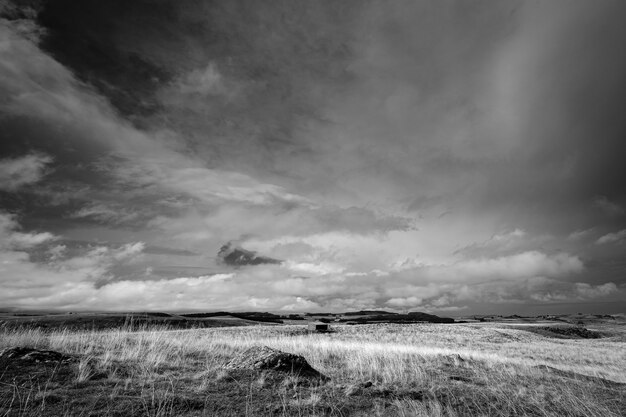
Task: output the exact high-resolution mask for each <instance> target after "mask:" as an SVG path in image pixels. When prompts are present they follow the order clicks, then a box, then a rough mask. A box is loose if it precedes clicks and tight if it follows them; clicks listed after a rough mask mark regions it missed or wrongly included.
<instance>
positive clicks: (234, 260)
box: [217, 242, 282, 266]
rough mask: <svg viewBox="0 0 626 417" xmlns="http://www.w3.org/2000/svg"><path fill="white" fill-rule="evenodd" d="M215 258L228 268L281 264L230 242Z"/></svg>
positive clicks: (276, 260)
mask: <svg viewBox="0 0 626 417" xmlns="http://www.w3.org/2000/svg"><path fill="white" fill-rule="evenodd" d="M217 256H218V258H219V259H220V261H221V262H223V263H225V264H226V265H230V266H245V265H264V264H280V263H281V262H282V261H279V260H278V259H272V258H268V257H266V256H260V255H257V254H256V252H252V251H249V250H245V249H243V248H241V247H237V246H234V245H233V244H232V243H231V242H228V243H227V244H225V245H224V246H222V247H221V248H220V251H219V252H218V253H217Z"/></svg>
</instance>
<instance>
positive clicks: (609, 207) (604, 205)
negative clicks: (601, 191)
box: [593, 195, 626, 216]
mask: <svg viewBox="0 0 626 417" xmlns="http://www.w3.org/2000/svg"><path fill="white" fill-rule="evenodd" d="M593 205H594V207H596V208H599V209H600V210H602V211H603V212H604V213H606V214H608V215H611V216H620V215H622V214H624V213H626V210H624V208H623V207H622V206H620V205H619V204H617V203H615V202H613V201H611V200H609V199H608V198H606V197H605V196H603V195H601V196H597V197H595V198H594V199H593Z"/></svg>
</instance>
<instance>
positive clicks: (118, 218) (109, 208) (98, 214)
mask: <svg viewBox="0 0 626 417" xmlns="http://www.w3.org/2000/svg"><path fill="white" fill-rule="evenodd" d="M70 217H71V218H75V219H83V218H88V219H93V220H96V221H98V222H102V223H107V224H126V223H131V222H133V221H134V220H137V219H138V218H139V213H138V212H133V211H131V210H130V209H127V208H125V207H124V206H119V205H117V206H115V205H109V204H103V203H90V204H87V205H85V206H83V207H81V208H80V209H79V210H77V211H76V212H74V213H72V214H70Z"/></svg>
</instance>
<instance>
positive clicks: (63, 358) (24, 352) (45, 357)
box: [0, 347, 73, 363]
mask: <svg viewBox="0 0 626 417" xmlns="http://www.w3.org/2000/svg"><path fill="white" fill-rule="evenodd" d="M0 359H3V360H7V359H8V360H19V361H27V362H34V363H42V362H43V363H52V362H56V363H67V362H70V361H72V360H73V358H72V357H71V356H69V355H66V354H63V353H60V352H55V351H53V350H39V349H32V348H27V347H14V348H8V349H4V350H3V351H1V352H0Z"/></svg>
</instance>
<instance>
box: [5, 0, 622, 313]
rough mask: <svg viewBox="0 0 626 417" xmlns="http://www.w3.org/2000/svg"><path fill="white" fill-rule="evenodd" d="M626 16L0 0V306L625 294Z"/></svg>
mask: <svg viewBox="0 0 626 417" xmlns="http://www.w3.org/2000/svg"><path fill="white" fill-rule="evenodd" d="M625 17H626V7H625V6H624V5H623V4H622V2H619V1H617V0H615V1H610V0H600V1H595V2H586V1H552V2H549V3H540V2H529V1H477V2H461V1H436V2H435V1H421V2H414V1H397V2H383V1H342V2H333V1H322V0H320V1H315V2H311V1H289V2H273V1H255V2H249V1H229V2H219V1H200V0H193V1H187V2H175V1H166V0H137V1H133V2H127V1H122V0H111V1H107V2H101V1H97V0H56V1H45V0H2V1H0V242H1V243H0V289H1V290H2V291H0V308H3V309H25V310H28V309H58V310H93V309H96V310H129V309H132V310H160V311H164V310H165V311H166V310H176V311H183V310H263V311H329V310H330V311H346V310H353V309H375V308H381V309H386V310H396V311H406V310H421V311H429V312H440V313H445V314H448V315H456V314H473V313H497V314H513V313H525V314H544V313H559V312H579V311H586V312H596V313H616V312H623V311H624V307H625V304H626V302H625V301H624V300H626V297H625V296H626V261H625V259H626V258H625V255H626V254H625V252H624V250H625V249H624V248H625V247H626V246H625V245H624V242H625V241H626V234H625V232H624V231H625V230H626V188H625V186H624V178H626V165H625V164H624V163H623V161H624V159H625V158H626V145H625V144H624V141H623V138H624V136H625V135H626V119H625V118H624V117H623V114H624V112H623V110H624V106H625V105H626V102H625V100H626V75H625V74H626V56H625V52H624V48H623V39H625V38H626V33H625V32H626V27H624V25H623V24H622V22H623V19H624V18H625ZM227 244H230V246H229V248H230V250H231V251H234V252H233V253H240V254H246V256H247V258H246V257H244V258H246V259H258V260H264V259H267V260H271V261H272V262H260V261H259V262H256V261H255V262H247V261H245V259H243V258H242V259H243V260H241V259H240V260H238V261H232V262H224V260H223V258H224V257H223V256H221V255H218V253H219V251H220V248H222V247H224V246H225V245H227ZM237 251H238V252H237ZM229 253H230V252H229ZM238 259H239V258H238Z"/></svg>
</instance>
